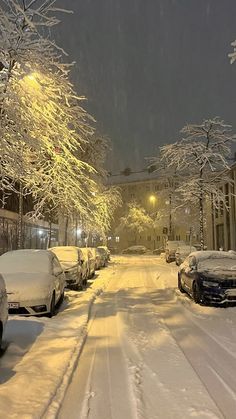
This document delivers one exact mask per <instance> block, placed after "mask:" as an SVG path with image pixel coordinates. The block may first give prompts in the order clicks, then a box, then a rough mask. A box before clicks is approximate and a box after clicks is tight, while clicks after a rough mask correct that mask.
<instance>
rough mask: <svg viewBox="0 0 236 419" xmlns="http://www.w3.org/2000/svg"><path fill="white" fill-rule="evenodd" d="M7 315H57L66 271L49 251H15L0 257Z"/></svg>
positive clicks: (62, 295) (62, 296)
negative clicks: (6, 298)
mask: <svg viewBox="0 0 236 419" xmlns="http://www.w3.org/2000/svg"><path fill="white" fill-rule="evenodd" d="M0 272H1V274H2V276H3V278H4V280H5V283H6V289H7V295H8V310H9V314H21V315H24V316H30V315H39V314H48V315H49V317H52V316H54V315H55V314H56V305H58V304H60V303H61V302H62V301H63V298H64V286H65V274H64V272H63V270H62V267H61V265H60V263H59V261H58V259H57V257H56V256H55V255H54V254H53V253H52V252H51V251H49V250H32V249H25V250H14V251H11V252H7V253H4V254H3V255H2V256H0Z"/></svg>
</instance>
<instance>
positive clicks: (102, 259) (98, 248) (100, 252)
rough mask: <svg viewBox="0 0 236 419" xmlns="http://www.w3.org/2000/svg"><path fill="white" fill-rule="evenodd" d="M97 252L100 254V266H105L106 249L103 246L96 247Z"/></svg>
mask: <svg viewBox="0 0 236 419" xmlns="http://www.w3.org/2000/svg"><path fill="white" fill-rule="evenodd" d="M97 252H98V253H99V255H100V259H101V267H102V268H105V266H107V263H108V254H107V251H106V249H104V248H103V247H97Z"/></svg>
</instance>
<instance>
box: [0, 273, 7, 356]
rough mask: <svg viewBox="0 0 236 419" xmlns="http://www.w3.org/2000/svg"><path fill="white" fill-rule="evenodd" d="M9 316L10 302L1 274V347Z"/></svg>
mask: <svg viewBox="0 0 236 419" xmlns="http://www.w3.org/2000/svg"><path fill="white" fill-rule="evenodd" d="M7 318H8V304H7V292H6V284H5V281H4V279H3V277H2V275H1V274H0V348H1V346H2V336H3V333H4V329H5V326H6V323H7Z"/></svg>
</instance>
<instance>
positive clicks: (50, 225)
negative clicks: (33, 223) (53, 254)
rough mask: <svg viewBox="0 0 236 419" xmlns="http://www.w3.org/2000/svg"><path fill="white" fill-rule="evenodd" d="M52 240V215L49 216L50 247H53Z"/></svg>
mask: <svg viewBox="0 0 236 419" xmlns="http://www.w3.org/2000/svg"><path fill="white" fill-rule="evenodd" d="M51 242H52V219H51V216H50V218H49V236H48V247H51Z"/></svg>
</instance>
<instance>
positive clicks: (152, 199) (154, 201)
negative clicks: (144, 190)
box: [149, 195, 157, 205]
mask: <svg viewBox="0 0 236 419" xmlns="http://www.w3.org/2000/svg"><path fill="white" fill-rule="evenodd" d="M156 200H157V198H156V196H155V195H150V196H149V202H150V203H151V204H153V205H154V204H155V203H156Z"/></svg>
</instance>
